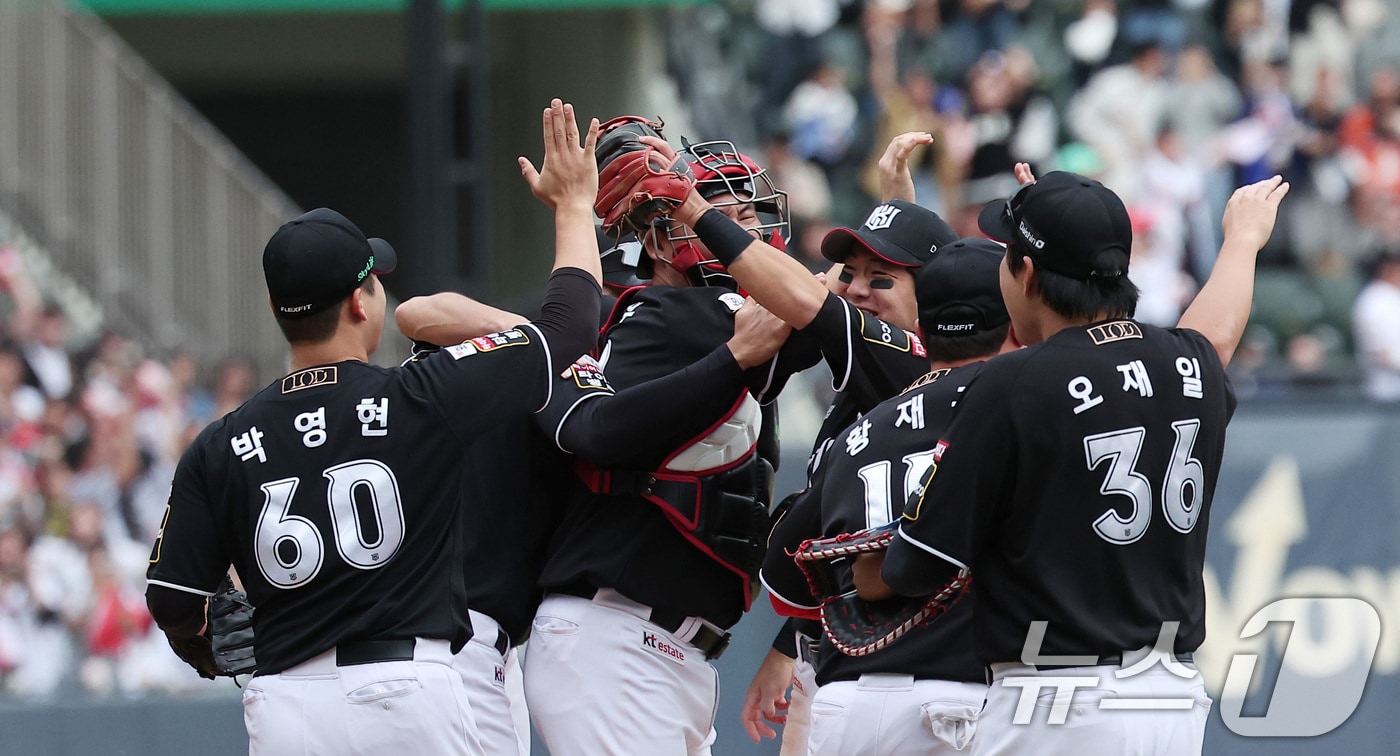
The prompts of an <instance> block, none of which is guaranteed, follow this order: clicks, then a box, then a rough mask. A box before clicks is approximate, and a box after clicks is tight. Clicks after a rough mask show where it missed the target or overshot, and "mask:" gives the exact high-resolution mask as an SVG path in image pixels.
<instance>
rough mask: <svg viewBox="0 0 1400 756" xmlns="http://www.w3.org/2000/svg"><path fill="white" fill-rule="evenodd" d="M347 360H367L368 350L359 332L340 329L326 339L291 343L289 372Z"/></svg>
mask: <svg viewBox="0 0 1400 756" xmlns="http://www.w3.org/2000/svg"><path fill="white" fill-rule="evenodd" d="M347 360H358V361H359V362H369V350H367V349H366V348H365V344H364V340H363V339H361V338H359V334H356V333H353V332H346V331H344V330H342V331H341V332H338V333H337V334H336V335H335V336H332V337H331V338H330V339H329V340H327V341H322V342H319V343H316V344H293V345H292V362H291V368H292V369H291V372H293V373H295V372H297V371H298V370H305V369H306V368H309V367H315V366H317V365H331V364H334V363H337V362H346V361H347Z"/></svg>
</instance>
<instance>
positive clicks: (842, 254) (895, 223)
mask: <svg viewBox="0 0 1400 756" xmlns="http://www.w3.org/2000/svg"><path fill="white" fill-rule="evenodd" d="M957 240H958V234H957V232H956V231H954V230H953V227H952V226H950V225H948V222H947V221H945V220H943V219H942V218H941V217H939V215H938V213H935V212H934V211H932V210H929V209H928V208H924V207H920V206H918V205H915V204H912V203H909V202H905V201H904V200H890V201H889V202H884V203H881V204H879V205H877V206H876V207H875V209H874V210H871V211H870V215H869V216H868V217H866V219H865V222H864V223H862V224H861V225H860V227H859V228H837V229H832V231H831V232H830V233H828V234H827V235H826V237H825V238H823V239H822V255H823V256H824V257H826V259H828V260H830V261H832V262H838V263H839V262H845V261H846V258H847V257H850V255H851V252H852V251H853V250H854V249H855V248H856V245H860V246H861V247H863V248H865V249H866V250H868V251H869V252H870V253H871V254H874V255H875V256H876V257H879V258H881V259H883V260H885V261H887V262H891V263H894V264H895V265H901V266H904V267H906V268H918V267H920V266H922V265H923V264H924V263H926V262H928V260H929V258H930V257H932V256H933V253H934V252H937V251H938V248H939V247H941V246H943V245H945V244H952V243H953V242H955V241H957Z"/></svg>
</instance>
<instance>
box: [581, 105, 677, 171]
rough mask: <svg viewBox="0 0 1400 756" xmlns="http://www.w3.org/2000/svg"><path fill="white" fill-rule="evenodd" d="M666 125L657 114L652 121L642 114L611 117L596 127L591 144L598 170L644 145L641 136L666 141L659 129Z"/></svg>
mask: <svg viewBox="0 0 1400 756" xmlns="http://www.w3.org/2000/svg"><path fill="white" fill-rule="evenodd" d="M665 125H666V123H665V122H664V121H662V120H661V116H657V117H656V120H655V121H653V120H651V119H650V118H644V117H642V116H634V115H625V116H618V117H617V118H613V119H612V120H610V121H607V122H606V123H604V124H603V125H601V126H599V127H598V142H597V144H595V145H594V146H593V156H594V157H595V158H597V160H598V170H599V171H600V172H601V171H602V170H603V169H604V168H607V167H608V163H611V162H612V161H613V159H614V158H616V157H617V156H618V155H621V154H623V153H625V152H633V151H635V150H640V149H642V148H644V147H646V144H644V143H643V142H642V140H641V137H644V136H650V137H656V138H657V139H660V140H662V141H663V142H664V141H666V137H665V136H663V135H662V133H661V129H662V128H663V127H664V126H665Z"/></svg>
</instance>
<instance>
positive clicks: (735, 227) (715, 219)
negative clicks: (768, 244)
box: [695, 208, 758, 267]
mask: <svg viewBox="0 0 1400 756" xmlns="http://www.w3.org/2000/svg"><path fill="white" fill-rule="evenodd" d="M695 235H696V236H698V237H700V241H702V242H704V243H705V246H706V247H708V248H709V250H710V253H711V254H713V255H714V256H715V259H716V260H719V262H720V264H721V265H724V266H725V267H728V266H730V265H733V264H734V261H735V260H738V259H739V255H742V254H743V253H744V250H746V249H748V248H749V245H750V244H753V243H754V242H755V241H758V240H757V239H755V238H754V236H753V234H750V233H749V232H748V231H745V230H744V227H743V226H740V225H739V224H738V223H735V222H734V221H733V220H731V219H730V218H729V216H727V215H725V214H724V213H721V212H720V211H718V210H716V209H714V208H710V209H709V210H706V211H705V214H704V215H702V216H700V220H698V221H696V222H695Z"/></svg>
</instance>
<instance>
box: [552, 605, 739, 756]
mask: <svg viewBox="0 0 1400 756" xmlns="http://www.w3.org/2000/svg"><path fill="white" fill-rule="evenodd" d="M649 614H650V609H648V608H647V607H645V606H643V605H641V604H637V603H635V602H632V601H630V600H628V599H626V598H623V597H622V596H620V595H618V594H617V593H615V592H613V591H600V592H599V595H598V596H597V597H595V598H594V599H592V600H589V599H584V598H578V597H575V596H565V595H559V594H551V595H549V596H546V597H545V599H544V602H543V603H541V604H540V608H539V610H538V611H537V612H536V613H535V621H534V626H533V630H532V631H531V635H530V653H529V654H528V655H527V656H526V659H525V697H526V700H527V701H528V702H529V706H530V717H531V719H532V720H533V721H534V724H535V730H536V732H538V733H539V735H540V739H541V740H543V741H544V744H545V746H546V747H547V748H548V749H549V752H550V754H551V755H552V756H574V755H575V754H577V755H578V756H596V755H597V754H647V756H709V753H710V746H711V744H713V743H714V738H715V731H714V721H715V710H716V708H717V706H718V704H719V675H718V673H716V671H715V668H714V667H713V666H711V665H710V663H709V662H708V661H706V660H705V657H704V655H703V654H702V653H700V651H699V650H698V649H696V648H695V647H694V646H692V645H690V644H689V643H685V642H683V641H680V640H678V639H676V638H675V637H673V636H672V635H671V634H670V633H668V632H666V631H665V630H663V629H661V628H660V627H659V626H657V625H656V624H655V623H653V622H651V621H649V620H646V619H642V617H645V616H649Z"/></svg>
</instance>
